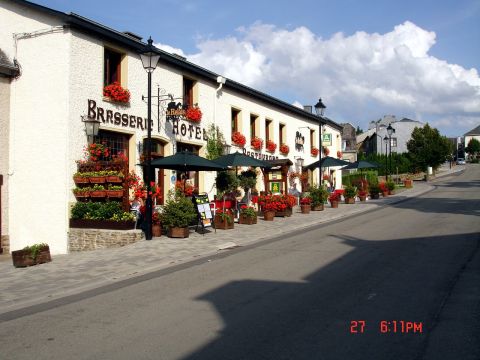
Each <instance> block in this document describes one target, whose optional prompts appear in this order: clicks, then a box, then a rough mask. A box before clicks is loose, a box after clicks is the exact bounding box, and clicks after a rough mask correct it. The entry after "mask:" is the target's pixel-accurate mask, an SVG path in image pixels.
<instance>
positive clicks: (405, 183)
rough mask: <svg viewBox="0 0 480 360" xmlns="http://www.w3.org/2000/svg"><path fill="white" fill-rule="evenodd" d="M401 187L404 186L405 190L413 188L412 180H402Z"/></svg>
mask: <svg viewBox="0 0 480 360" xmlns="http://www.w3.org/2000/svg"><path fill="white" fill-rule="evenodd" d="M403 185H405V187H406V188H407V189H409V188H412V187H413V181H412V180H403Z"/></svg>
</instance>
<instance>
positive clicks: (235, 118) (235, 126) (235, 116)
mask: <svg viewBox="0 0 480 360" xmlns="http://www.w3.org/2000/svg"><path fill="white" fill-rule="evenodd" d="M231 122H232V134H233V133H235V132H237V131H240V128H241V127H240V110H238V109H234V108H232V116H231Z"/></svg>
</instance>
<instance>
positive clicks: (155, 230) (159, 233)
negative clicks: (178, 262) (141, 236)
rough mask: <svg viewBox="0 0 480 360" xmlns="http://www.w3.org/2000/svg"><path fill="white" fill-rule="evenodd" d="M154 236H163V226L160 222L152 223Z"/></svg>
mask: <svg viewBox="0 0 480 360" xmlns="http://www.w3.org/2000/svg"><path fill="white" fill-rule="evenodd" d="M152 236H154V237H159V236H162V226H161V225H160V224H152Z"/></svg>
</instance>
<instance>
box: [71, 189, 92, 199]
mask: <svg viewBox="0 0 480 360" xmlns="http://www.w3.org/2000/svg"><path fill="white" fill-rule="evenodd" d="M73 194H74V195H75V198H76V199H77V200H86V199H88V198H89V197H90V192H89V191H86V192H84V193H73Z"/></svg>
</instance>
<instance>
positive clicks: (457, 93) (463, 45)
mask: <svg viewBox="0 0 480 360" xmlns="http://www.w3.org/2000/svg"><path fill="white" fill-rule="evenodd" d="M34 2H36V3H38V4H40V5H44V6H47V7H50V8H53V9H55V10H59V11H63V12H66V13H70V12H74V13H76V14H79V15H82V16H85V17H87V18H89V19H92V20H94V21H97V22H99V23H101V24H103V25H106V26H109V27H111V28H113V29H116V30H119V31H127V30H128V31H131V32H134V33H136V34H138V35H140V36H142V37H143V38H144V41H146V39H148V37H149V36H151V37H152V39H153V40H154V44H156V45H157V46H158V47H159V48H162V49H163V50H166V51H169V52H175V53H177V54H180V55H183V56H186V57H187V60H188V61H191V62H193V63H195V64H197V65H200V66H202V67H205V68H207V69H209V70H211V71H214V72H216V73H218V74H220V75H223V76H225V77H227V78H229V79H232V80H235V81H238V82H240V83H242V84H245V85H247V86H250V87H253V88H255V89H257V90H260V91H262V92H265V93H267V94H269V95H272V96H274V97H277V98H279V99H281V100H283V101H286V102H288V103H291V104H294V105H297V106H303V105H314V104H315V103H316V102H317V101H318V99H319V98H322V101H323V103H324V104H325V105H326V106H327V109H326V112H325V115H326V116H328V117H329V118H331V119H332V120H334V121H336V122H337V123H343V122H349V123H351V124H353V125H354V126H360V128H362V129H363V130H366V129H367V128H368V124H369V123H370V121H373V120H378V119H380V118H381V117H383V116H384V115H395V116H396V117H397V118H398V119H399V120H400V119H402V118H403V117H407V118H410V119H414V120H418V121H422V122H428V123H429V124H430V125H431V126H434V127H436V128H437V129H439V130H440V133H441V134H442V135H446V136H451V137H453V136H461V135H463V134H464V133H465V132H467V131H469V130H471V129H473V128H475V127H476V126H479V125H480V75H479V72H480V0H442V1H438V0H416V1H412V0H404V1H398V0H396V1H392V0H363V1H358V0H336V1H325V0H298V1H291V0H290V1H285V0H276V1H262V0H255V1H253V0H243V1H224V0H223V1H218V0H204V1H188V0H186V1H175V0H144V1H142V2H138V3H137V2H134V1H120V0H116V1H110V0H103V1H98V0H95V1H93V0H83V1H69V0H37V1H34Z"/></svg>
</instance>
